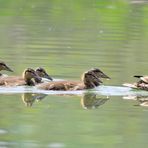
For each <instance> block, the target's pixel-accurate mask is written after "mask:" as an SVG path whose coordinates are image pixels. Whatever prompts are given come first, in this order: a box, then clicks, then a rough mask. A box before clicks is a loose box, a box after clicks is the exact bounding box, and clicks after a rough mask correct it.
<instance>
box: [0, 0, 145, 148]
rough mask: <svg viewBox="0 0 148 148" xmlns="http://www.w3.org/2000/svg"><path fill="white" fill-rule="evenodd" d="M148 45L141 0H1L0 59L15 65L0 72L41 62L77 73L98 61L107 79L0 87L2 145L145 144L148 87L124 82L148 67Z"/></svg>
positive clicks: (66, 75)
mask: <svg viewBox="0 0 148 148" xmlns="http://www.w3.org/2000/svg"><path fill="white" fill-rule="evenodd" d="M147 47H148V3H147V1H144V0H143V1H142V0H85V1H83V0H81V1H80V0H75V1H74V0H73V1H72V0H62V1H60V0H50V1H48V0H42V1H41V0H29V1H25V0H22V1H20V0H15V1H13V0H1V1H0V60H2V61H5V62H6V63H7V64H8V65H9V66H10V67H11V68H13V70H14V73H8V72H3V73H6V74H8V75H21V73H22V71H23V70H24V69H25V68H27V67H32V68H36V67H39V66H41V67H44V68H45V69H46V70H47V71H48V73H49V74H50V75H51V76H52V77H53V78H55V79H73V80H79V79H80V75H81V74H82V73H83V72H84V71H86V70H88V69H90V68H92V67H98V68H100V69H101V70H103V71H104V72H105V73H106V74H107V75H108V76H110V77H111V78H112V79H111V80H110V81H104V86H100V87H99V88H96V89H93V90H89V91H76V92H54V91H50V92H47V91H40V90H37V89H36V88H32V87H15V88H13V87H10V88H5V87H0V147H2V148H6V147H15V148H16V147H18V148H28V147H29V148H36V147H39V148H40V147H49V148H65V147H67V148H76V147H81V148H82V147H86V148H96V147H102V148H106V147H108V148H119V147H120V148H122V147H123V148H125V147H126V148H131V147H135V148H139V147H143V148H144V147H146V145H148V141H147V137H148V128H147V125H148V118H147V114H148V107H146V103H147V100H148V98H147V97H148V93H147V92H144V91H136V90H131V89H129V88H126V87H122V83H124V82H134V81H135V79H134V78H132V77H131V76H133V75H135V74H140V75H143V74H148V73H147V59H148V58H147V57H148V50H147Z"/></svg>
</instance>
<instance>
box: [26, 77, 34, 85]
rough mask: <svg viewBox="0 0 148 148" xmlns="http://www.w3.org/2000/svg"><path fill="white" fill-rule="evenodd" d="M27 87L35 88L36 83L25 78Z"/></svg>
mask: <svg viewBox="0 0 148 148" xmlns="http://www.w3.org/2000/svg"><path fill="white" fill-rule="evenodd" d="M25 82H26V85H29V86H34V82H33V81H32V80H31V79H27V78H25Z"/></svg>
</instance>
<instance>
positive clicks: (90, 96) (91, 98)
mask: <svg viewBox="0 0 148 148" xmlns="http://www.w3.org/2000/svg"><path fill="white" fill-rule="evenodd" d="M46 96H47V95H46V94H38V93H23V94H22V100H23V102H24V104H25V106H29V107H31V106H32V105H33V103H34V102H35V101H41V100H42V99H44V98H45V97H46ZM58 96H63V94H59V95H58ZM64 96H76V97H79V96H77V95H72V94H69V95H68V94H66V95H65V94H64ZM80 98H81V100H80V104H81V106H82V108H84V109H95V108H98V107H99V106H101V105H103V104H105V103H106V101H108V100H109V97H108V96H107V97H104V96H100V97H98V95H97V94H96V93H84V94H82V95H81V97H80Z"/></svg>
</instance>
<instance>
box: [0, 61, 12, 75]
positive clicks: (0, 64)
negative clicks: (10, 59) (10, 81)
mask: <svg viewBox="0 0 148 148" xmlns="http://www.w3.org/2000/svg"><path fill="white" fill-rule="evenodd" d="M1 70H6V71H10V72H13V70H12V69H10V68H9V67H8V66H7V65H6V64H5V63H4V62H0V71H1ZM2 76H5V75H3V74H1V73H0V77H2Z"/></svg>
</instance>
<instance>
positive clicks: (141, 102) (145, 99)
mask: <svg viewBox="0 0 148 148" xmlns="http://www.w3.org/2000/svg"><path fill="white" fill-rule="evenodd" d="M123 99H129V100H135V101H137V102H138V104H136V105H135V106H146V107H148V96H141V95H139V96H133V95H131V96H124V97H123Z"/></svg>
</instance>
